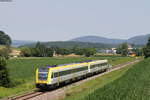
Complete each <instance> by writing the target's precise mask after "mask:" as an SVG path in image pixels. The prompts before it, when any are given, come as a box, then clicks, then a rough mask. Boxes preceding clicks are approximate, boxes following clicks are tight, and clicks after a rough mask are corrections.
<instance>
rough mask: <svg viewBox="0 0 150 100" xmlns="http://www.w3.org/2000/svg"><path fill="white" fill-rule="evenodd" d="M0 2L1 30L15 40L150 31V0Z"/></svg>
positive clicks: (117, 35)
mask: <svg viewBox="0 0 150 100" xmlns="http://www.w3.org/2000/svg"><path fill="white" fill-rule="evenodd" d="M12 1H13V2H0V30H3V31H5V33H7V34H9V35H10V36H11V37H12V39H17V40H40V41H63V40H69V39H72V38H75V37H79V36H86V35H97V36H104V37H108V38H118V39H127V38H129V37H132V36H136V35H143V34H147V33H150V6H149V5H150V0H12Z"/></svg>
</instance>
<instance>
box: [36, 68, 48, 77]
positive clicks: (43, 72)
mask: <svg viewBox="0 0 150 100" xmlns="http://www.w3.org/2000/svg"><path fill="white" fill-rule="evenodd" d="M47 77H48V68H39V73H38V79H39V80H47Z"/></svg>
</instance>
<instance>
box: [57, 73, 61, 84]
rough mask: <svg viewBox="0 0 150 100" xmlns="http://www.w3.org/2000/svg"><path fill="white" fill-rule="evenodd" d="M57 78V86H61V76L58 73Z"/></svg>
mask: <svg viewBox="0 0 150 100" xmlns="http://www.w3.org/2000/svg"><path fill="white" fill-rule="evenodd" d="M56 76H57V84H58V85H59V84H60V76H59V72H57V73H56Z"/></svg>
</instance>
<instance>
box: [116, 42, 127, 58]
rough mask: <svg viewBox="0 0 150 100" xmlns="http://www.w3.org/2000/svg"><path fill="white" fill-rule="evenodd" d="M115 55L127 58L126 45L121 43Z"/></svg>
mask: <svg viewBox="0 0 150 100" xmlns="http://www.w3.org/2000/svg"><path fill="white" fill-rule="evenodd" d="M117 54H121V55H122V56H127V55H128V44H127V43H123V44H121V45H120V46H119V48H117Z"/></svg>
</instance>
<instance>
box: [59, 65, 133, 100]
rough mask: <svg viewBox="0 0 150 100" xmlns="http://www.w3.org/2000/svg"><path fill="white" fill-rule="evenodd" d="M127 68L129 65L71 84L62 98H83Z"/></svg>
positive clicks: (118, 75)
mask: <svg viewBox="0 0 150 100" xmlns="http://www.w3.org/2000/svg"><path fill="white" fill-rule="evenodd" d="M129 68H130V66H128V67H125V68H122V69H120V70H116V71H113V72H110V73H108V74H105V75H103V76H101V77H97V78H95V79H94V80H89V81H87V82H84V83H82V84H80V85H78V86H73V87H72V88H70V89H68V90H66V92H65V98H64V99H62V100H79V99H81V98H84V97H85V96H88V95H89V94H91V93H93V92H94V91H95V90H96V89H97V88H102V87H103V86H104V85H106V84H108V83H110V82H113V81H114V80H116V79H118V78H119V77H121V76H122V75H123V74H125V73H126V72H127V70H128V69H129Z"/></svg>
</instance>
